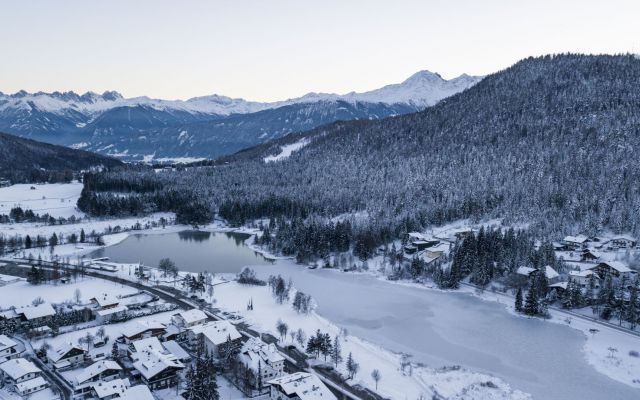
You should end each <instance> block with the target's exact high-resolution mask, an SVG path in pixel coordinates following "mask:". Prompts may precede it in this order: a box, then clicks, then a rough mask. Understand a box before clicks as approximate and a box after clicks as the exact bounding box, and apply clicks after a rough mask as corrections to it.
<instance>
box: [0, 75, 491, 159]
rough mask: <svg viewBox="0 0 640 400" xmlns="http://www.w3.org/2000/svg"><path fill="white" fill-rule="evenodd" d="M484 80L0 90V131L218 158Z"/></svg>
mask: <svg viewBox="0 0 640 400" xmlns="http://www.w3.org/2000/svg"><path fill="white" fill-rule="evenodd" d="M479 80H480V77H472V76H468V75H461V76H460V77H458V78H455V79H451V80H444V79H443V78H442V77H440V76H439V75H437V74H434V73H431V72H428V71H420V72H418V73H416V74H414V75H412V76H411V77H409V78H408V79H407V80H405V81H404V82H402V83H399V84H393V85H388V86H385V87H383V88H380V89H376V90H372V91H369V92H364V93H354V92H352V93H348V94H345V95H337V94H326V93H309V94H307V95H305V96H302V97H299V98H295V99H289V100H284V101H278V102H271V103H260V102H252V101H247V100H243V99H232V98H229V97H224V96H218V95H212V96H204V97H195V98H192V99H189V100H184V101H183V100H161V99H151V98H148V97H137V98H128V99H127V98H124V97H123V96H122V95H120V94H119V93H117V92H113V91H110V92H105V93H103V94H101V95H100V94H97V93H92V92H87V93H85V94H82V95H79V94H76V93H74V92H64V93H61V92H53V93H43V92H38V93H27V92H25V91H20V92H18V93H15V94H12V95H8V94H3V93H0V131H5V132H8V133H11V134H16V135H19V136H23V137H29V138H32V139H36V140H42V141H45V142H49V143H55V144H61V145H65V146H70V147H74V148H82V149H85V150H91V151H96V152H99V153H102V154H107V155H112V156H116V157H119V158H121V159H125V160H140V159H146V160H151V159H152V158H153V157H155V158H156V159H158V158H163V157H170V158H176V157H205V158H213V157H217V156H220V155H224V154H230V153H233V152H236V151H238V150H241V149H244V148H247V147H251V146H254V145H257V144H261V143H265V142H267V141H269V140H272V139H277V138H280V137H282V136H284V135H287V134H289V133H291V132H297V131H304V130H308V129H312V128H315V127H317V126H320V125H323V124H326V123H330V122H333V121H336V120H361V119H366V120H368V119H380V118H385V117H388V116H393V115H399V114H406V113H410V112H415V111H419V110H422V109H424V108H425V107H428V106H431V105H434V104H435V103H437V102H438V101H439V100H441V99H443V98H445V97H448V96H451V95H453V94H455V93H458V92H460V91H462V90H464V89H466V88H468V87H470V86H472V85H474V84H475V83H476V82H478V81H479Z"/></svg>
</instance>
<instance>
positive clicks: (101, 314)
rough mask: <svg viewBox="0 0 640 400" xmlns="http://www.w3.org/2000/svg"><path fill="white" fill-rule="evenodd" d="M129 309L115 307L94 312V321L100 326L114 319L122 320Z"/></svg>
mask: <svg viewBox="0 0 640 400" xmlns="http://www.w3.org/2000/svg"><path fill="white" fill-rule="evenodd" d="M127 311H129V308H127V306H120V305H119V306H115V307H111V308H105V309H101V310H97V311H95V312H94V314H95V316H96V321H97V322H99V323H100V324H106V323H109V322H111V321H112V320H114V319H117V318H122V317H123V316H125V315H126V314H127Z"/></svg>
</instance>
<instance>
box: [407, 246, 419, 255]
mask: <svg viewBox="0 0 640 400" xmlns="http://www.w3.org/2000/svg"><path fill="white" fill-rule="evenodd" d="M416 251H418V248H417V247H416V246H414V245H412V244H408V245H406V246H404V252H405V253H407V254H415V252H416Z"/></svg>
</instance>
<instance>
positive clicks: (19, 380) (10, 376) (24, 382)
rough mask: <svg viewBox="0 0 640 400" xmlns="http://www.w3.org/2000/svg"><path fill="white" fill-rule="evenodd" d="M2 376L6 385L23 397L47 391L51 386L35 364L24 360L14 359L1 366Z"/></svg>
mask: <svg viewBox="0 0 640 400" xmlns="http://www.w3.org/2000/svg"><path fill="white" fill-rule="evenodd" d="M0 375H2V381H3V382H4V384H5V385H9V386H11V387H13V389H14V390H15V391H16V393H18V394H19V395H20V396H22V397H26V396H28V395H30V394H31V393H35V392H38V391H40V390H43V389H46V388H47V387H48V386H49V384H48V383H47V381H45V380H44V378H43V377H42V376H41V375H42V371H41V370H40V368H38V367H36V365H35V364H34V363H32V362H31V361H29V360H25V359H24V358H14V359H12V360H9V361H5V362H4V363H2V364H0Z"/></svg>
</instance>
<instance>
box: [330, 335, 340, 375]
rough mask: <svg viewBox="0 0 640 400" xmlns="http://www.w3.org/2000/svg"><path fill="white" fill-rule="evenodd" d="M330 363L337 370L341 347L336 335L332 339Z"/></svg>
mask: <svg viewBox="0 0 640 400" xmlns="http://www.w3.org/2000/svg"><path fill="white" fill-rule="evenodd" d="M331 361H333V363H334V364H335V366H336V368H338V364H340V363H341V362H342V346H341V345H340V338H339V337H338V336H337V335H336V337H334V338H333V348H332V349H331Z"/></svg>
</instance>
